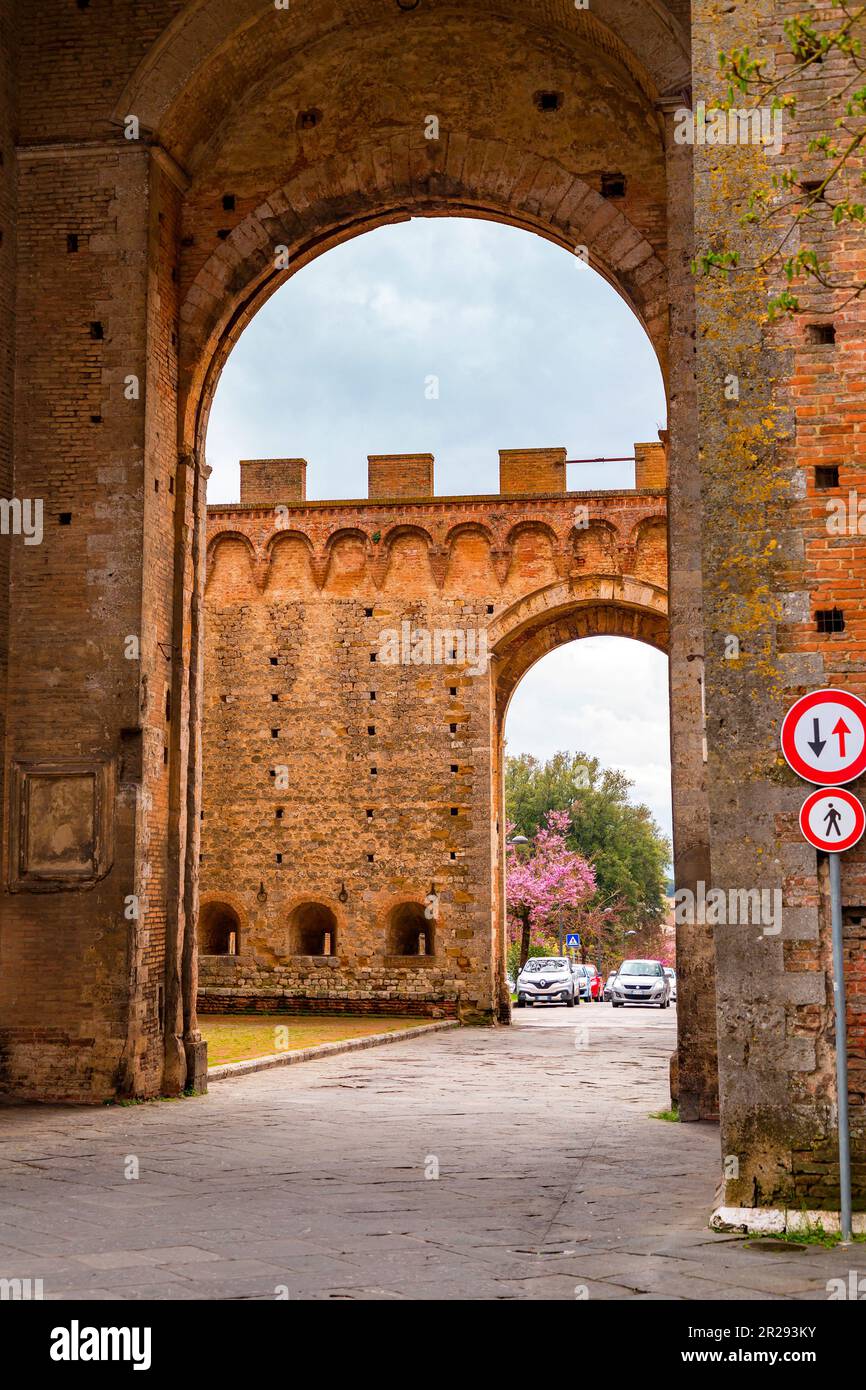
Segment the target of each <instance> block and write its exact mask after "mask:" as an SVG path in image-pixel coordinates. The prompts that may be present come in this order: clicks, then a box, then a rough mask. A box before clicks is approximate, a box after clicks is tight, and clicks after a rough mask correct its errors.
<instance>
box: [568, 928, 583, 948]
mask: <svg viewBox="0 0 866 1390" xmlns="http://www.w3.org/2000/svg"><path fill="white" fill-rule="evenodd" d="M565 944H566V946H579V945H580V936H579V935H578V933H577V932H576V931H570V932H566V935H565Z"/></svg>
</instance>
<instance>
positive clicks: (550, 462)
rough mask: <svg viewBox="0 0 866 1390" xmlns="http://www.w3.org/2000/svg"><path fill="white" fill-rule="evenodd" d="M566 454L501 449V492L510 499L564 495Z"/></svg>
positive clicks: (561, 451)
mask: <svg viewBox="0 0 866 1390" xmlns="http://www.w3.org/2000/svg"><path fill="white" fill-rule="evenodd" d="M565 453H566V451H565V449H500V450H499V491H500V493H502V495H503V496H504V497H509V496H514V495H515V494H522V493H527V494H531V493H548V492H565V490H566V477H565Z"/></svg>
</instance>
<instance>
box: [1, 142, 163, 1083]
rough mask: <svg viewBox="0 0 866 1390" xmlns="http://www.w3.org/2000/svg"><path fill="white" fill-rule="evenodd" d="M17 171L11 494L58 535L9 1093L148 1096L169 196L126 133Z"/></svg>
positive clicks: (32, 657) (23, 600)
mask: <svg viewBox="0 0 866 1390" xmlns="http://www.w3.org/2000/svg"><path fill="white" fill-rule="evenodd" d="M17 163H18V202H19V208H20V217H21V221H20V223H19V226H23V227H24V228H25V229H26V231H25V233H24V235H22V236H19V242H18V277H17V330H16V340H15V368H16V379H15V386H16V399H15V411H16V416H15V445H16V447H15V488H16V490H17V492H18V493H20V495H22V496H26V497H34V498H40V499H41V500H42V502H43V507H44V536H43V539H42V542H41V544H39V545H34V546H32V547H24V546H21V547H18V548H16V549H15V550H13V551H12V552H11V563H12V584H13V590H14V592H15V594H16V603H15V607H14V612H13V614H12V622H11V632H10V671H11V672H13V673H14V678H11V679H10V683H9V701H8V729H7V740H6V756H7V766H8V768H9V770H10V773H11V777H12V781H13V783H14V786H13V787H10V793H9V796H8V798H7V805H8V807H9V812H10V817H11V825H9V826H7V827H6V829H7V834H6V836H5V837H4V844H5V845H6V846H8V847H9V854H8V859H7V864H6V873H5V875H4V885H3V899H2V902H0V918H2V931H3V964H4V968H3V971H2V972H0V1019H2V1030H3V1032H2V1042H3V1047H2V1056H3V1064H2V1075H0V1089H3V1090H6V1091H7V1092H10V1093H13V1094H15V1095H19V1096H23V1097H26V1096H36V1097H39V1098H40V1099H43V1100H75V1101H98V1100H102V1099H105V1098H107V1097H110V1096H113V1095H116V1094H118V1093H120V1094H128V1095H138V1096H142V1095H152V1094H155V1093H156V1092H158V1090H159V1088H160V1083H161V1078H162V1075H163V1051H164V1048H163V1030H162V1028H161V1022H162V1019H163V1016H164V1013H165V1008H166V1000H165V996H164V977H163V966H164V958H165V946H166V930H167V926H170V918H171V915H172V912H176V905H177V902H178V894H177V893H175V895H174V897H173V898H172V895H171V893H170V879H171V872H172V859H171V853H170V850H171V845H170V840H169V834H168V826H169V806H170V804H171V803H172V802H176V801H177V799H178V797H179V796H182V795H183V792H182V787H181V778H182V776H183V775H184V742H185V737H186V735H185V731H184V728H183V724H184V715H183V710H182V708H180V707H179V703H178V699H177V691H178V689H179V688H182V686H183V684H184V677H183V670H184V666H185V663H186V649H187V647H188V640H187V637H186V636H185V633H184V625H183V622H182V621H181V622H180V623H179V624H175V622H174V617H175V614H174V609H173V584H174V561H173V556H174V544H175V530H174V519H175V517H176V515H177V507H178V497H177V493H176V491H175V482H176V479H175V468H176V455H175V453H174V439H175V432H176V422H175V394H174V385H175V374H176V366H175V354H174V349H173V338H174V337H175V335H176V330H177V316H176V300H175V299H174V298H173V291H172V280H171V266H172V264H173V263H174V255H175V249H176V232H177V201H178V200H177V190H176V189H175V188H173V187H172V185H171V182H170V180H167V179H166V177H165V175H164V173H163V172H162V170H161V169H160V168H159V167H158V166H157V162H156V161H155V159H154V157H153V156H152V154H151V152H150V151H149V150H148V149H146V148H145V147H144V146H143V144H142V145H139V144H138V143H135V142H127V141H125V140H124V139H123V138H122V137H119V138H118V139H117V140H116V141H106V142H102V143H99V142H94V143H92V144H78V143H75V142H71V143H69V144H65V145H64V144H60V143H53V144H51V145H47V146H38V145H34V146H27V147H24V148H22V149H19V151H18V160H17ZM182 608H183V605H182V604H181V611H182ZM175 886H176V885H175ZM172 903H174V907H173V906H172ZM182 1084H183V1077H182V1076H181V1075H179V1076H178V1078H177V1085H178V1086H179V1085H182Z"/></svg>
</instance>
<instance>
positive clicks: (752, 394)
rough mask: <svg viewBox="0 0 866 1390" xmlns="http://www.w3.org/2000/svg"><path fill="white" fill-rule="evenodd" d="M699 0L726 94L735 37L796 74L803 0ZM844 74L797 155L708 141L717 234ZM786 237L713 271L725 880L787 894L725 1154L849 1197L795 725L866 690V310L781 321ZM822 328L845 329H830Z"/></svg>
mask: <svg viewBox="0 0 866 1390" xmlns="http://www.w3.org/2000/svg"><path fill="white" fill-rule="evenodd" d="M821 9H822V7H815V11H816V13H815V19H816V22H817V23H818V25H819V28H820V27H821V26H822V25H825V24H827V25H834V26H835V24H836V21H837V19H838V16H837V15H836V13H835V11H832V10H830V9H829V8H826V9H825V10H824V12H823V13H819V11H820V10H821ZM693 10H694V36H695V49H694V57H695V84H696V90H700V91H701V92H702V93H703V94H704V95H705V97H706V100H707V101H710V100H711V98H713V97H714V96H716V95H717V93H718V78H717V76H716V74H715V71H714V70H715V69H716V68H717V65H718V54H719V52H721V51H726V52H730V51H731V50H732V49H734V48H735V47H736V46H738V45H743V44H748V45H750V47H751V49H752V51H753V52H758V51H759V50H760V51H761V52H762V53H763V54H764V55H765V57H766V59H767V61H769V62H770V63H771V64H773V63H775V64H777V65H778V66H777V68H776V71H777V72H778V73H782V72H783V71H784V70H785V69H787V68H789V67H790V64H791V59H790V54H789V53H787V51H786V44H785V43H784V40H783V35H782V32H781V21H782V19H783V18H784V17H786V16H787V15H788V14H789V13H790V14H794V13H802V11H798V10H796V8H795V7H792V6H790V5H788V4H787V3H772V2H771V0H761V3H756V4H755V5H750V6H749V7H747V8H745V9H740V10H738V11H736V12H734V11H733V10H729V11H726V12H725V13H724V14H723V13H722V12H721V11H720V10H719V8H718V7H717V6H715V5H712V4H709V3H704V0H700V3H696V4H695V5H694V6H693ZM844 80H845V73H844V64H843V62H842V60H840V58H839V57H838V55H832V56H831V57H829V58H828V59H827V60H826V61H824V62H821V63H819V64H813V65H812V67H811V69H810V70H809V73H808V75H807V78H806V81H805V83H804V84H803V86H802V87H799V85H798V91H799V92H800V97H799V105H798V116H797V119H796V120H795V121H792V120H790V119H788V118H787V117H786V119H785V123H784V145H783V150H782V152H781V155H780V156H776V157H773V156H772V155H771V154H765V153H764V152H763V151H761V150H760V149H756V147H755V146H754V145H749V144H741V145H738V146H730V147H727V148H715V149H714V148H712V147H704V148H702V149H700V150H698V149H696V150H695V198H696V236H697V239H698V241H699V243H700V245H701V246H707V245H710V244H712V245H714V246H720V245H722V242H721V241H720V240H719V231H720V228H725V226H726V222H728V219H729V218H730V217H731V215H732V214H731V210H732V209H733V210H734V212H735V213H737V214H739V212H740V211H742V210H743V209H744V208H745V207H746V204H747V201H748V197H749V194H750V192H751V191H752V189H754V188H755V186H756V185H757V184H759V183H764V182H767V181H768V180H769V179H770V177H771V176H773V175H774V174H778V172H779V171H780V170H781V169H786V168H792V169H794V170H796V171H797V174H798V178H800V179H803V180H806V179H809V178H813V177H815V176H816V175H820V176H821V177H823V176H824V174H825V173H826V172H827V161H826V160H824V159H823V158H822V157H821V156H820V155H816V154H814V153H813V152H810V151H809V150H808V148H807V147H808V142H809V140H810V139H812V138H813V137H814V136H816V135H818V134H820V132H821V131H822V130H825V129H830V128H831V127H832V120H833V118H834V116H835V112H836V103H835V101H834V100H833V98H832V95H831V94H832V93H833V91H834V90H835V89H836V88H837V86H839V85H842V84H843V83H844ZM860 167H861V166H860V164H859V162H852V165H851V167H850V169H849V170H848V171H846V173H844V174H843V178H842V185H843V188H847V191H848V193H849V195H850V196H856V197H858V198H859V196H860V195H859V192H856V193H855V190H857V189H859V188H860V187H861V185H860V182H859V170H860ZM798 187H799V185H796V186H795V189H794V193H795V196H796V193H797V189H798ZM840 192H841V190H840ZM837 196H838V195H837ZM798 235H799V236H801V237H802V240H803V242H804V243H805V242H806V241H807V239H808V242H809V243H811V244H814V245H816V246H817V248H818V250H819V253H820V255H821V257H822V259H823V260H825V262H826V266H827V269H826V271H825V272H824V273H825V275H827V276H828V277H829V278H830V279H831V280H837V281H852V280H856V279H858V278H859V279H860V280H862V279H863V277H864V276H866V242H864V237H863V231H862V227H860V226H859V225H858V226H855V227H854V228H851V227H847V226H845V225H843V226H842V227H839V228H834V227H833V226H832V221H831V214H830V211H829V209H827V211H826V213H825V214H824V215H823V216H820V215H819V218H818V220H817V223H816V224H813V223H812V221H811V220H810V222H809V223H808V224H806V226H805V227H804V229H803V230H802V231H801V232H800V233H798ZM775 236H776V232H775V231H772V232H771V231H769V230H768V231H767V233H766V236H765V237H762V235H761V234H760V233H759V231H758V230H752V231H749V232H745V231H744V230H743V229H742V228H739V227H736V226H730V225H728V227H727V230H726V232H725V239H726V241H725V244H727V245H731V246H737V247H738V248H739V250H740V255H741V264H742V265H743V267H744V269H743V270H742V272H741V273H738V274H737V275H735V276H732V277H730V278H729V279H725V280H718V279H715V280H706V281H700V282H699V284H698V302H697V310H698V331H699V338H700V339H701V340H702V341H703V343H704V346H703V348H702V349H701V350H700V352H699V362H698V401H699V412H700V436H701V442H702V454H701V458H702V464H701V474H702V476H701V486H702V497H703V528H702V538H701V548H702V552H703V563H704V572H705V579H706V582H705V584H704V602H705V606H706V633H705V643H706V656H707V740H708V753H709V774H710V775H709V788H710V813H711V814H710V837H711V838H710V843H711V852H712V874H713V883H714V884H715V885H716V886H718V887H720V888H723V889H728V888H730V887H733V886H737V887H741V886H744V885H750V886H754V887H761V888H766V889H773V890H778V891H779V892H780V893H781V895H782V905H783V906H782V916H781V930H780V931H779V932H778V933H775V934H770V933H764V932H761V931H760V930H758V931H755V930H754V928H750V927H747V926H744V925H742V924H739V925H738V924H736V923H729V924H725V925H720V926H717V927H716V929H715V943H716V957H717V978H718V980H719V983H720V997H719V1011H718V1017H719V1066H720V1085H721V1088H722V1092H723V1095H724V1098H725V1100H724V1104H723V1107H722V1150H723V1154H724V1155H725V1156H726V1160H727V1161H726V1171H727V1177H728V1181H727V1183H726V1195H727V1200H728V1201H729V1202H730V1203H731V1204H732V1205H742V1206H752V1205H772V1204H774V1203H783V1202H786V1201H787V1202H790V1203H791V1204H792V1205H795V1206H801V1205H807V1206H816V1207H827V1206H830V1207H832V1206H835V1205H837V1204H838V1201H839V1184H838V1166H837V1164H838V1156H837V1138H836V1107H835V1093H836V1083H835V1045H836V1036H835V1032H836V1030H835V1020H834V1004H833V974H832V960H831V945H830V920H829V888H828V876H827V865H826V861H825V860H824V858H823V856H820V855H816V852H815V850H814V849H812V848H811V847H810V846H809V845H808V844H807V843H806V842H805V841H804V839H803V836H802V834H801V833H800V830H799V825H798V812H799V809H800V806H801V805H802V803H803V801H804V800H805V798H806V795H807V794H808V792H809V791H810V790H811V788H810V787H809V785H808V784H806V783H805V782H803V781H801V780H800V779H798V778H797V777H796V776H795V775H794V774H793V773H792V772H791V771H790V770H789V769H788V768H787V767H786V766H785V764H784V762H783V760H782V757H781V754H780V751H779V729H780V726H781V721H782V719H783V717H784V713H785V711H786V709H787V708H788V707H789V705H790V704H791V703H792V702H793V700H794V699H796V698H797V697H798V696H799V695H801V694H803V693H805V692H806V691H807V690H815V689H819V688H821V687H822V686H839V687H842V688H844V689H847V690H851V691H853V692H855V693H857V694H859V695H860V696H861V697H862V696H866V616H864V609H863V602H862V594H863V563H862V554H863V552H862V545H863V536H862V533H861V532H860V531H859V529H858V525H857V521H856V517H855V523H854V526H853V529H846V528H843V530H842V532H841V533H837V534H834V533H833V532H832V531H831V529H830V528H829V527H828V519H829V512H828V505H827V504H828V501H829V502H831V503H834V502H835V503H839V502H842V503H844V504H845V507H846V509H847V507H848V503H849V493H850V492H853V493H854V495H855V498H856V497H857V496H858V495H861V496H862V495H864V488H866V467H864V462H863V458H862V454H863V450H862V432H863V421H864V402H863V367H864V346H863V344H864V314H866V308H864V304H863V301H862V298H861V299H857V298H853V299H852V298H851V297H850V294H849V292H848V291H846V290H833V289H827V288H823V287H821V286H818V285H815V286H813V287H811V288H810V287H809V286H808V285H807V286H804V287H800V286H797V287H796V288H797V293H798V294H799V297H800V300H801V305H802V313H800V314H798V315H797V316H795V317H794V318H793V319H790V320H789V319H787V318H785V317H784V316H781V317H779V318H776V320H775V321H773V322H771V321H769V318H768V313H767V307H768V301H769V299H770V297H771V296H772V295H774V294H776V293H778V292H779V291H780V290H781V289H783V288H784V287H785V284H786V281H785V278H784V275H783V273H782V270H781V266H780V265H779V263H778V262H771V263H770V269H769V271H765V270H763V269H762V268H761V265H760V262H761V258H762V256H763V255H765V254H766V253H767V252H768V251H769V250H770V249H771V248H772V244H773V240H774V237H775ZM815 325H825V326H826V327H827V328H829V329H830V331H829V332H823V333H818V334H815V333H814V332H813V326H815ZM726 381H727V382H729V383H730V382H731V381H736V382H737V383H738V387H737V393H736V397H735V398H732V396H731V393H730V391H728V393H727V395H726V392H725V383H726ZM826 466H830V467H832V468H836V469H837V470H838V473H837V476H831V477H828V476H827V475H823V476H822V475H821V474H820V473H819V472H818V469H819V468H822V467H826ZM855 507H856V503H855ZM711 575H715V576H716V578H717V582H716V583H715V584H713V583H712V581H711V579H710V576H711ZM834 608H837V609H839V610H840V611H841V613H842V614H843V620H844V630H840V631H838V632H832V631H822V630H821V625H820V622H819V619H818V613H819V611H820V610H824V609H829V610H832V609H834ZM731 639H736V644H737V645H736V647H732V642H731ZM852 790H854V791H855V792H857V793H858V794H859V795H860V796H861V797H862V794H863V793H862V789H861V788H858V785H857V783H855V784H853V787H852ZM842 874H843V882H842V891H843V901H844V905H845V907H844V913H845V957H846V974H847V982H848V1029H849V1031H848V1043H849V1047H848V1054H849V1071H850V1076H849V1082H850V1085H849V1092H850V1104H851V1134H852V1152H853V1155H854V1168H853V1183H854V1192H855V1198H856V1197H857V1196H858V1194H859V1204H860V1205H861V1206H862V1204H863V1192H864V1172H866V1170H864V1166H863V1163H864V1154H866V1046H864V1043H866V995H864V990H863V942H864V937H863V925H862V923H863V918H864V908H863V905H864V903H866V850H864V847H863V845H862V843H861V845H860V846H857V847H856V848H855V849H854V850H852V851H849V852H848V853H846V854H845V855H844V856H843V859H842Z"/></svg>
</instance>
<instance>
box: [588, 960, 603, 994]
mask: <svg viewBox="0 0 866 1390" xmlns="http://www.w3.org/2000/svg"><path fill="white" fill-rule="evenodd" d="M586 968H587V970H588V971H589V992H590V994H591V995H592V1001H593V1003H594V1004H597V1003H598V1002H599V1000H600V999H601V995H602V991H603V989H604V980H603V979H602V978H601V976H600V975H599V973H598V971H597V970H596V968H595V966H594V965H587V967H586Z"/></svg>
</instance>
